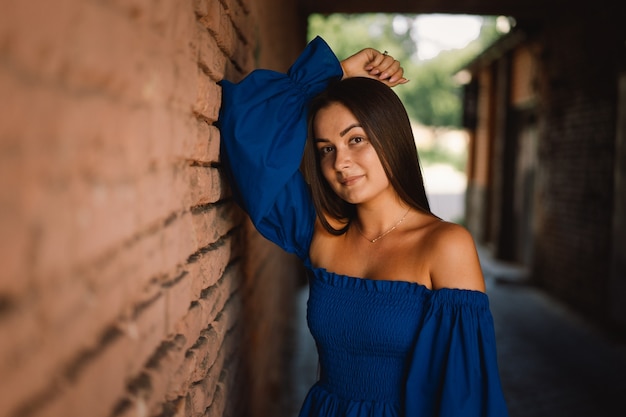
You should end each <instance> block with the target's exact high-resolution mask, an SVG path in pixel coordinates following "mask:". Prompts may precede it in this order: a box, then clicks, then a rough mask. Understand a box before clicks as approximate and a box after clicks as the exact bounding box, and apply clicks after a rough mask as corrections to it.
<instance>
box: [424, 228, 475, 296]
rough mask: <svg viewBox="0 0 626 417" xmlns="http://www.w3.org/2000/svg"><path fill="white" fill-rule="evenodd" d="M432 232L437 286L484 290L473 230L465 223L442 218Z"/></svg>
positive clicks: (432, 268) (432, 264) (433, 272)
mask: <svg viewBox="0 0 626 417" xmlns="http://www.w3.org/2000/svg"><path fill="white" fill-rule="evenodd" d="M429 234H430V236H429V241H430V242H431V244H432V252H431V254H432V256H431V261H430V276H431V280H432V283H433V288H435V289H437V288H458V289H467V290H476V291H483V292H484V291H485V280H484V278H483V273H482V269H481V267H480V261H479V259H478V252H477V251H476V244H475V243H474V238H473V237H472V235H471V233H470V232H469V231H468V230H467V229H466V228H465V227H463V226H461V225H458V224H455V223H449V222H439V223H438V224H437V225H436V226H434V227H433V229H432V230H431V232H430V233H429Z"/></svg>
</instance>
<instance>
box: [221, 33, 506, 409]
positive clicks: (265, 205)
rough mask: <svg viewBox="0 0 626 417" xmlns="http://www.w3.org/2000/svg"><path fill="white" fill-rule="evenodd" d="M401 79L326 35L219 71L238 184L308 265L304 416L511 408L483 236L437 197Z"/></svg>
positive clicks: (227, 147)
mask: <svg viewBox="0 0 626 417" xmlns="http://www.w3.org/2000/svg"><path fill="white" fill-rule="evenodd" d="M404 82H406V79H405V78H404V77H403V70H402V68H401V67H400V64H399V63H398V62H397V61H395V60H394V59H393V58H392V57H390V56H388V55H387V54H386V53H385V54H381V53H379V52H378V51H376V50H373V49H369V48H368V49H364V50H363V51H361V52H359V53H357V54H355V55H353V56H352V57H350V58H348V59H346V60H344V61H342V62H339V61H338V60H337V58H336V57H335V55H334V54H333V53H332V51H331V50H330V48H329V47H328V45H327V44H326V43H325V42H324V41H323V40H322V39H321V38H319V37H318V38H316V39H314V40H313V41H312V42H311V43H310V44H309V45H308V46H307V48H306V49H305V50H304V51H303V53H302V54H301V56H300V57H299V58H298V60H297V61H296V62H295V63H294V65H293V66H292V67H291V68H290V70H289V71H288V73H287V74H280V73H276V72H272V71H267V70H256V71H253V72H252V73H251V74H249V75H248V76H247V77H246V78H245V79H244V80H242V81H241V82H240V83H238V84H232V83H230V82H228V81H223V82H222V87H223V102H222V109H221V113H220V120H219V125H220V128H221V133H222V145H223V161H224V163H225V166H226V167H227V172H228V173H229V175H230V176H231V179H232V183H233V188H234V195H235V197H236V199H237V201H238V202H239V203H240V204H241V206H242V207H243V208H244V209H245V210H246V211H247V213H248V214H249V216H250V218H251V219H252V221H253V223H254V224H255V227H256V228H257V229H258V230H259V232H260V233H261V234H263V235H264V236H265V237H266V238H267V239H269V240H271V241H273V242H275V243H276V244H278V245H280V246H281V247H282V248H284V249H285V250H286V251H289V252H292V253H295V254H297V255H298V256H299V257H300V258H301V259H302V260H303V262H304V264H305V266H306V267H307V270H308V272H309V285H310V294H309V301H308V312H307V319H308V324H309V327H310V329H311V332H312V334H313V336H314V338H315V341H316V344H317V348H318V353H319V358H320V376H319V381H318V382H317V383H316V384H315V385H314V386H313V387H312V388H311V390H310V391H309V393H308V395H307V397H306V399H305V401H304V404H303V406H302V409H301V412H300V416H301V417H313V416H315V417H319V416H328V417H331V416H332V417H365V416H376V417H388V416H389V417H392V416H393V417H396V416H406V417H423V416H440V417H443V416H446V417H452V416H454V417H467V416H489V417H492V416H498V417H505V416H507V415H508V413H507V410H506V405H505V402H504V398H503V394H502V389H501V386H500V379H499V375H498V367H497V360H496V349H495V338H494V329H493V322H492V317H491V313H490V311H489V304H488V298H487V295H486V294H485V284H484V279H483V276H482V272H481V268H480V264H479V260H478V256H477V254H476V248H475V246H474V242H473V240H472V237H471V235H470V234H469V233H468V232H467V230H466V229H464V228H462V227H461V226H458V225H455V224H452V223H447V222H444V221H442V220H441V219H439V218H438V217H437V216H435V215H433V214H432V213H431V212H430V209H429V206H428V200H427V198H426V193H425V191H424V185H423V181H422V176H421V171H420V166H419V162H418V157H417V151H416V149H415V142H414V140H413V136H412V133H411V128H410V124H409V120H408V117H407V115H406V112H405V110H404V107H403V106H402V103H401V102H400V100H399V99H398V97H397V96H396V95H395V93H393V91H392V90H391V88H390V87H392V86H395V85H398V84H401V83H404ZM305 143H306V151H305ZM303 153H304V154H305V157H304V160H302V155H303ZM301 162H302V170H300V168H301V167H300V164H301ZM303 173H304V175H303ZM305 177H306V179H305Z"/></svg>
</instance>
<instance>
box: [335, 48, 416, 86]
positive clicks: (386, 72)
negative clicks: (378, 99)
mask: <svg viewBox="0 0 626 417" xmlns="http://www.w3.org/2000/svg"><path fill="white" fill-rule="evenodd" d="M341 68H342V69H343V78H348V77H368V78H373V79H376V80H379V81H381V82H383V83H384V84H386V85H388V86H390V87H394V86H396V85H398V84H404V83H407V82H408V81H409V80H407V79H406V78H404V69H403V68H402V67H401V66H400V62H399V61H397V60H395V59H394V58H393V57H392V56H390V55H387V53H386V52H385V53H381V52H379V51H377V50H376V49H373V48H365V49H362V50H361V51H359V52H357V53H356V54H354V55H352V56H350V57H348V58H346V59H344V60H343V61H341Z"/></svg>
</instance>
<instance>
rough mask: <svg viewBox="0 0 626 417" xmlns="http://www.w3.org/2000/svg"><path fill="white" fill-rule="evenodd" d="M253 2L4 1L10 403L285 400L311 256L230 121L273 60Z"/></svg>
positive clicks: (260, 403) (46, 409)
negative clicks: (225, 132)
mask: <svg viewBox="0 0 626 417" xmlns="http://www.w3.org/2000/svg"><path fill="white" fill-rule="evenodd" d="M249 3H254V5H255V6H254V7H261V5H263V2H245V3H242V2H239V1H237V0H219V1H218V0H187V1H175V0H164V1H159V2H152V1H142V0H133V1H126V0H111V1H100V0H62V1H58V2H51V1H47V0H32V1H28V2H18V1H4V0H3V1H2V13H0V97H2V100H1V103H2V104H0V105H1V106H2V109H1V110H2V111H0V260H1V262H2V267H1V268H0V375H1V378H0V417H5V416H6V417H23V416H37V417H39V416H41V417H43V416H50V417H58V416H66V417H72V416H76V417H84V416H90V417H98V416H116V417H118V416H174V415H176V416H201V415H202V416H222V415H225V416H262V415H279V414H276V413H275V412H276V410H277V408H276V407H277V405H276V400H277V399H280V398H283V397H284V395H285V393H284V392H282V391H281V387H280V384H281V376H280V372H281V369H283V367H284V366H285V358H284V349H285V347H284V343H283V342H284V341H288V336H289V333H288V331H287V330H286V329H287V327H288V325H289V321H288V317H289V311H290V310H289V308H290V303H291V300H292V298H293V297H292V294H293V290H294V288H295V287H296V285H297V280H294V275H298V274H299V273H300V270H299V267H298V265H297V263H295V262H293V261H292V260H291V258H289V257H285V255H284V254H283V253H282V252H281V251H280V250H278V249H277V248H275V247H274V246H272V245H270V244H268V243H267V242H266V241H264V240H263V239H261V238H260V237H258V235H256V234H255V233H254V232H252V231H251V230H250V227H249V224H248V223H247V221H246V220H245V216H244V215H243V214H242V213H241V211H240V210H238V208H237V207H236V206H235V205H234V204H233V203H232V201H231V200H230V194H229V189H228V185H227V184H226V183H225V181H224V180H223V175H222V173H221V171H220V164H219V139H220V138H219V131H218V130H217V129H216V128H215V126H214V125H213V123H214V122H215V120H216V118H217V116H218V111H219V103H220V88H219V86H218V84H217V81H218V80H220V79H222V78H223V77H224V76H226V77H228V78H230V79H238V78H240V77H241V76H242V75H243V74H245V73H246V72H247V71H249V70H251V69H252V68H254V66H255V65H256V64H257V62H258V60H259V59H260V57H263V56H265V55H263V53H262V52H259V51H262V50H263V48H261V47H260V46H261V45H262V44H261V43H259V42H261V41H260V40H261V39H263V36H265V35H264V33H265V32H264V29H263V25H260V24H259V20H258V18H259V17H258V16H257V15H256V14H255V13H257V12H256V11H255V9H253V8H251V6H250V5H249ZM268 3H272V5H275V4H276V3H277V0H272V1H271V2H268ZM290 10H291V9H289V8H285V11H284V13H290V12H291V11H290ZM261 21H262V18H261ZM273 30H274V31H276V30H279V29H273ZM290 30H292V28H290ZM261 35H262V36H261ZM292 38H295V37H293V36H292ZM298 42H302V40H300V39H294V40H293V44H294V45H293V46H292V50H296V49H297V48H298ZM255 54H256V55H255ZM292 58H293V56H287V57H279V58H276V57H274V58H271V57H270V58H269V59H267V60H268V62H273V64H274V65H276V66H277V67H282V68H284V67H286V64H285V63H286V62H291V60H292ZM281 60H282V61H281ZM277 265H280V268H277ZM253 318H254V320H256V321H253ZM264 338H267V339H264ZM268 341H269V342H268ZM259 361H263V362H261V363H262V365H259ZM272 372H273V373H272ZM267 380H269V381H271V383H267V384H263V382H264V381H267ZM242 387H245V388H242ZM272 413H274V414H272Z"/></svg>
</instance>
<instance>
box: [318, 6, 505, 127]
mask: <svg viewBox="0 0 626 417" xmlns="http://www.w3.org/2000/svg"><path fill="white" fill-rule="evenodd" d="M415 17H416V15H393V14H380V13H379V14H360V15H349V14H332V15H328V16H322V15H312V16H311V17H310V18H309V39H312V38H313V37H315V36H317V35H319V36H322V37H323V38H324V39H325V40H326V41H327V42H328V44H329V45H330V46H331V48H333V50H334V51H335V53H336V54H337V56H338V57H339V59H344V58H347V57H348V56H350V55H352V54H354V53H355V52H357V51H359V50H361V49H363V48H366V47H372V48H376V49H378V50H380V51H384V50H386V51H388V52H389V54H391V55H392V56H393V57H394V58H396V59H398V60H399V61H400V62H401V63H402V66H403V68H404V71H405V75H406V77H407V78H408V79H409V80H410V82H409V83H407V84H404V85H401V86H397V87H395V91H396V93H397V94H398V96H399V97H400V98H401V99H402V101H403V103H404V105H405V107H406V109H407V113H408V114H409V117H410V118H411V119H412V120H414V121H417V122H419V123H421V124H423V125H426V126H446V127H457V128H458V127H461V119H462V106H461V93H462V87H461V86H460V85H459V84H458V83H456V82H455V80H454V75H455V74H456V73H457V72H458V71H459V70H460V69H461V68H463V66H464V65H466V64H467V63H468V62H469V61H471V60H472V59H473V58H474V57H476V56H477V55H478V54H479V53H480V52H481V51H482V50H484V48H485V47H486V46H488V45H489V44H490V43H491V42H493V41H494V40H495V39H497V37H498V36H499V33H498V31H497V30H496V25H495V18H494V17H483V26H482V29H481V35H480V37H479V38H478V39H476V40H475V41H473V42H472V43H470V45H468V46H467V47H465V48H463V49H458V50H451V51H444V52H442V53H440V54H439V55H437V56H436V57H435V58H433V59H430V60H427V61H420V60H418V59H417V58H416V52H417V47H416V43H415V42H414V40H413V38H412V37H411V26H412V22H413V20H414V19H415ZM394 28H395V30H394Z"/></svg>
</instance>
